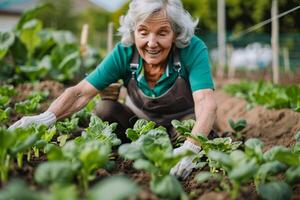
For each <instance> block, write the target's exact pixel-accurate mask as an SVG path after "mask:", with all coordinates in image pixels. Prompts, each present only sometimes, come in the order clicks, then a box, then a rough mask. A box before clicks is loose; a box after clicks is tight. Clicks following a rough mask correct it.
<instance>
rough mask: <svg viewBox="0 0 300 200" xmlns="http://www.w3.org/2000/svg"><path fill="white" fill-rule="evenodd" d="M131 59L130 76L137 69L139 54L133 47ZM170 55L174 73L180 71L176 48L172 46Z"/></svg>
mask: <svg viewBox="0 0 300 200" xmlns="http://www.w3.org/2000/svg"><path fill="white" fill-rule="evenodd" d="M132 51H133V53H132V57H131V61H130V70H131V72H132V74H135V72H136V70H137V69H138V67H139V57H140V55H139V52H138V50H137V49H136V47H135V46H133V47H132ZM172 53H173V68H174V70H175V71H176V72H178V73H179V72H180V70H181V63H180V59H179V52H178V48H177V47H176V46H175V45H173V47H172Z"/></svg>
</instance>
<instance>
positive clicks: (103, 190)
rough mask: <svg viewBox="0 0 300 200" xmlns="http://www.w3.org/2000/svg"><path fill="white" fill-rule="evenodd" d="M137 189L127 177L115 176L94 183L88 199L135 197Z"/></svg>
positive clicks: (115, 199) (118, 199)
mask: <svg viewBox="0 0 300 200" xmlns="http://www.w3.org/2000/svg"><path fill="white" fill-rule="evenodd" d="M139 190H140V189H139V187H138V186H137V185H136V184H135V183H134V182H133V181H131V180H129V179H128V178H126V177H123V176H115V177H110V178H106V179H104V180H103V181H101V182H100V183H98V184H97V185H95V186H94V187H93V188H92V189H91V190H90V192H89V195H88V200H123V199H128V198H130V197H135V196H136V195H137V194H138V192H139ZM112 191H113V192H112Z"/></svg>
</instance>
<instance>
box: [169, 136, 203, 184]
mask: <svg viewBox="0 0 300 200" xmlns="http://www.w3.org/2000/svg"><path fill="white" fill-rule="evenodd" d="M200 150H201V147H199V146H198V145H195V144H193V143H192V142H190V141H188V140H186V141H185V142H184V143H183V145H182V146H181V147H178V148H176V149H174V154H175V155H177V154H180V153H183V152H185V151H192V152H194V153H195V154H197V153H199V152H200ZM194 159H195V156H187V157H184V158H183V159H181V160H180V161H179V162H178V163H177V164H176V165H175V167H173V168H172V169H171V171H170V174H171V175H174V176H177V177H181V178H183V179H186V178H187V177H188V176H189V175H190V173H191V172H192V170H193V169H194V168H195V167H196V163H194V162H193V161H194Z"/></svg>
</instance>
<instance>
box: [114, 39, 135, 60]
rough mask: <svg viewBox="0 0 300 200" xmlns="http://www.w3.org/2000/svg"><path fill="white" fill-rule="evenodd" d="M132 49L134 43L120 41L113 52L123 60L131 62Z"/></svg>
mask: <svg viewBox="0 0 300 200" xmlns="http://www.w3.org/2000/svg"><path fill="white" fill-rule="evenodd" d="M132 50H133V45H131V46H125V45H124V44H122V43H121V42H118V43H117V44H116V45H115V47H114V49H113V51H112V54H113V55H114V57H119V58H120V59H122V60H123V61H127V62H129V60H130V58H131V56H132Z"/></svg>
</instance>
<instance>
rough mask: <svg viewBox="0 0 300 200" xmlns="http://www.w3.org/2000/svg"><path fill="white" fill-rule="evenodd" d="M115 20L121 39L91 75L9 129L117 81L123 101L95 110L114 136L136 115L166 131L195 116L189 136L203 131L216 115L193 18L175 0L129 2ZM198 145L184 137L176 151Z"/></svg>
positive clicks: (185, 165) (52, 115)
mask: <svg viewBox="0 0 300 200" xmlns="http://www.w3.org/2000/svg"><path fill="white" fill-rule="evenodd" d="M120 24H121V26H120V28H119V33H120V35H121V37H122V39H121V43H118V44H117V45H116V47H115V48H114V50H113V51H112V52H111V53H110V54H109V55H108V56H107V57H106V58H105V59H104V60H103V61H102V62H101V63H100V64H99V66H98V67H97V68H96V69H95V70H94V71H93V72H92V73H91V74H89V75H88V76H87V77H86V78H85V79H84V80H82V81H81V82H80V83H78V84H77V85H75V86H74V87H70V88H68V89H66V90H65V91H64V92H63V93H62V95H61V96H59V97H58V98H57V99H56V100H55V101H54V102H53V103H52V104H51V106H50V107H49V109H48V110H47V111H46V112H44V113H42V114H40V115H37V116H30V117H29V116H27V117H23V118H22V119H20V120H19V121H17V122H16V123H15V124H14V125H13V126H11V127H10V128H11V129H14V128H16V127H25V126H27V125H29V124H31V123H36V124H46V125H49V126H50V125H52V124H54V123H55V121H56V120H59V119H62V118H64V117H67V116H69V115H71V114H72V113H74V112H77V111H79V110H80V109H81V108H83V107H84V106H85V105H86V104H87V103H88V102H89V101H90V100H91V99H92V98H93V97H94V96H95V95H97V94H98V93H99V91H102V90H104V89H105V88H106V87H107V86H109V85H110V84H111V83H114V82H116V81H118V80H119V79H122V80H123V82H124V85H125V87H126V88H127V91H128V98H127V101H126V104H121V103H119V102H117V101H111V100H102V101H101V102H100V103H99V104H98V105H97V107H96V110H95V113H96V114H97V115H98V116H100V117H101V118H102V119H103V120H108V121H110V122H117V123H118V124H119V134H123V135H124V132H125V129H126V128H128V127H131V126H132V125H133V123H134V119H137V117H139V118H145V119H148V120H152V121H155V122H156V123H157V124H158V125H163V126H165V127H166V128H168V130H169V132H170V134H172V133H171V129H170V127H171V124H170V122H171V120H172V119H179V120H180V119H186V118H192V117H194V118H195V119H196V123H195V126H194V127H193V130H192V134H195V135H196V134H199V133H204V134H206V135H208V134H209V133H210V131H211V129H212V125H213V123H214V120H215V117H216V102H215V99H214V96H213V89H214V85H213V81H212V77H211V72H210V64H209V61H208V52H207V47H206V46H205V44H204V43H203V41H202V40H201V39H199V38H198V37H196V36H195V35H194V30H195V27H196V25H197V21H194V20H193V19H192V17H191V16H190V14H189V13H188V12H187V11H185V10H184V9H183V7H182V4H181V2H180V0H133V1H132V2H131V3H130V7H129V10H128V12H127V14H126V15H125V16H122V17H121V20H120ZM121 137H122V136H121ZM200 149H201V148H200V146H199V144H198V143H197V142H196V141H193V140H192V139H191V138H188V139H187V140H186V141H185V142H184V144H183V145H182V146H181V147H179V148H177V149H175V153H178V152H182V151H185V150H191V151H193V152H196V153H197V152H199V151H200ZM193 168H194V163H193V162H192V158H189V157H187V158H184V159H182V160H181V161H180V162H179V163H178V164H177V165H176V166H175V167H174V168H173V169H172V170H171V173H172V174H174V175H176V176H181V177H183V178H185V177H187V176H188V175H189V173H190V172H191V171H192V169H193Z"/></svg>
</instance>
